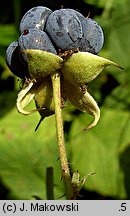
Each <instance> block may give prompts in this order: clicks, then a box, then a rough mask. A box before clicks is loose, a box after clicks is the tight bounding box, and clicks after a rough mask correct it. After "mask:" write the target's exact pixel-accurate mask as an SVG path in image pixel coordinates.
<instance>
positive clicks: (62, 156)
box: [51, 72, 74, 200]
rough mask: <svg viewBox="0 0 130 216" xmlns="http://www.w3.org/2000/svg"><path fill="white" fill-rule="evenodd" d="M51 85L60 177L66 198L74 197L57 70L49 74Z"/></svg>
mask: <svg viewBox="0 0 130 216" xmlns="http://www.w3.org/2000/svg"><path fill="white" fill-rule="evenodd" d="M51 79H52V85H53V96H54V103H55V118H56V131H57V140H58V150H59V160H60V163H61V169H62V177H63V181H64V185H65V195H66V199H68V200H70V199H74V191H73V186H72V184H71V176H70V171H69V166H68V162H67V157H66V149H65V142H64V130H63V120H62V109H61V86H60V75H59V73H58V72H56V73H54V74H52V75H51Z"/></svg>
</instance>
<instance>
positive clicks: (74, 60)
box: [62, 52, 123, 86]
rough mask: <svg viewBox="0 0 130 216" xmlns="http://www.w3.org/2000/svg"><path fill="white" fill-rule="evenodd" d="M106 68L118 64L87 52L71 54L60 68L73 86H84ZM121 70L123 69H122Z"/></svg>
mask: <svg viewBox="0 0 130 216" xmlns="http://www.w3.org/2000/svg"><path fill="white" fill-rule="evenodd" d="M106 66H116V67H119V68H122V67H121V66H119V65H118V64H116V63H114V62H112V61H110V60H108V59H105V58H102V57H100V56H97V55H94V54H91V53H89V52H78V53H73V54H72V55H71V56H69V57H68V58H67V59H66V60H65V61H64V65H63V67H62V73H63V75H64V78H65V79H66V80H67V81H69V82H70V83H72V84H74V85H78V86H81V85H84V84H87V83H89V82H90V81H92V80H93V79H95V78H96V77H97V76H98V75H99V74H100V73H101V71H102V70H103V69H104V68H105V67H106ZM122 69H123V68H122Z"/></svg>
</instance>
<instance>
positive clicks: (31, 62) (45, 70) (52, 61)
mask: <svg viewBox="0 0 130 216" xmlns="http://www.w3.org/2000/svg"><path fill="white" fill-rule="evenodd" d="M24 53H25V55H27V58H28V68H29V73H30V75H31V77H33V78H39V77H46V76H47V75H49V74H51V73H53V72H55V71H56V70H59V69H60V68H61V67H62V62H63V59H62V58H60V57H59V56H58V55H55V54H53V53H50V52H47V51H42V50H24Z"/></svg>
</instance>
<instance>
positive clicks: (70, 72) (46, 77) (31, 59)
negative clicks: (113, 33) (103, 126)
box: [16, 50, 122, 129]
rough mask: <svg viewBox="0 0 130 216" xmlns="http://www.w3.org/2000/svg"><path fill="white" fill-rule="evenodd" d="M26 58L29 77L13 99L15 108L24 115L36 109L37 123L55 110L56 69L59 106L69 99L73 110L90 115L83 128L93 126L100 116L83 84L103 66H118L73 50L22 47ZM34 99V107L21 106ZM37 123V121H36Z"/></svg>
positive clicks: (95, 56) (98, 72) (96, 106)
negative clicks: (61, 52)
mask: <svg viewBox="0 0 130 216" xmlns="http://www.w3.org/2000/svg"><path fill="white" fill-rule="evenodd" d="M24 52H25V53H26V56H27V58H28V70H29V74H30V78H29V79H25V83H24V86H23V88H22V90H21V91H20V93H19V94H18V98H17V103H16V106H17V109H18V111H19V112H20V113H22V114H24V115H29V114H32V113H34V112H36V111H38V112H39V113H40V115H41V120H40V122H41V121H42V120H43V119H44V118H45V117H47V116H50V115H52V114H54V113H55V105H54V99H53V88H52V80H51V75H52V74H53V73H55V72H56V71H58V73H59V76H61V77H62V79H61V89H62V92H61V98H62V101H61V106H62V108H63V106H64V101H65V100H69V101H70V102H71V103H72V104H73V105H74V106H75V107H76V108H77V109H79V110H81V111H82V112H84V113H87V114H90V115H92V116H93V117H94V120H93V122H92V123H91V124H90V125H89V126H88V127H87V128H86V129H89V128H92V127H94V126H95V125H96V124H97V122H98V121H99V119H100V109H99V107H98V105H97V103H96V101H95V100H94V98H93V97H92V96H91V95H90V94H89V93H88V91H87V86H86V84H87V83H89V82H90V81H92V80H93V79H95V78H96V77H97V76H98V75H99V74H100V72H101V71H102V70H103V69H104V68H105V67H106V66H115V67H118V68H122V67H121V66H119V65H118V64H116V63H114V62H112V61H110V60H108V59H105V58H102V57H99V56H97V55H94V54H91V53H88V52H76V53H73V52H72V53H68V54H67V55H63V59H62V58H61V57H59V56H58V55H55V54H52V53H50V52H47V51H42V50H25V51H24ZM32 99H34V100H35V104H36V109H34V110H30V111H27V110H25V109H24V108H25V107H26V106H27V104H28V103H30V101H31V100H32ZM38 126H39V124H38Z"/></svg>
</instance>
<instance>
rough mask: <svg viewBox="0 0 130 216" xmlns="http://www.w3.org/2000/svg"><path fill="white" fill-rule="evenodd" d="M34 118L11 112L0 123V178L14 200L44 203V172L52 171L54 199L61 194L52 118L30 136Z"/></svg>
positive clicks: (35, 116)
mask: <svg viewBox="0 0 130 216" xmlns="http://www.w3.org/2000/svg"><path fill="white" fill-rule="evenodd" d="M37 121H38V118H37V115H36V114H34V115H32V116H28V117H25V116H23V115H20V114H18V113H17V111H16V110H12V111H11V112H10V113H9V114H8V115H6V117H5V118H4V119H2V120H1V123H0V178H1V179H2V181H3V183H4V184H5V185H6V187H7V188H8V189H9V190H10V191H11V193H13V194H14V195H15V197H17V199H34V197H39V198H40V199H46V185H45V183H46V170H47V168H48V167H52V168H53V170H54V198H55V199H58V198H59V197H60V196H62V195H63V194H64V190H63V186H62V182H61V169H60V163H59V161H58V160H57V159H58V152H57V151H58V150H57V142H56V134H55V127H54V125H55V123H54V117H53V116H52V117H50V118H46V120H45V121H44V122H43V124H42V125H41V126H40V128H39V130H38V131H37V132H34V129H35V127H36V124H37Z"/></svg>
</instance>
